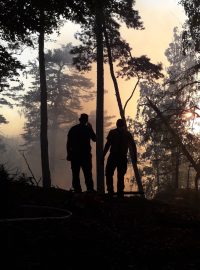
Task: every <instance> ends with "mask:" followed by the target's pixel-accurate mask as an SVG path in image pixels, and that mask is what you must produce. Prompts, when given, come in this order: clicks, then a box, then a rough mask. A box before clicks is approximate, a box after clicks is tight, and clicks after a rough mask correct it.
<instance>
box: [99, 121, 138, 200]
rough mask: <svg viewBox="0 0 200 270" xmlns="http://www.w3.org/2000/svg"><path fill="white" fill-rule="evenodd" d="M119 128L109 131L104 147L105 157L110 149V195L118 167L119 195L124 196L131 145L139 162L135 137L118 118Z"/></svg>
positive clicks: (107, 167)
mask: <svg viewBox="0 0 200 270" xmlns="http://www.w3.org/2000/svg"><path fill="white" fill-rule="evenodd" d="M116 126H117V128H116V129H113V130H111V131H110V132H109V134H108V136H107V142H106V144H105V147H104V157H105V155H106V153H107V152H108V150H109V149H110V155H109V156H108V160H107V164H106V185H107V191H108V194H109V195H110V196H112V195H113V193H114V188H113V175H114V171H115V169H116V168H117V195H118V197H123V194H124V193H123V191H124V175H125V174H126V171H127V153H128V147H129V146H131V147H132V148H133V150H134V154H135V162H137V150H136V145H135V142H134V140H133V137H132V135H131V133H130V132H129V131H127V130H126V128H125V123H124V121H123V120H122V119H118V120H117V123H116Z"/></svg>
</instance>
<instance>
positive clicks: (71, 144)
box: [67, 124, 96, 192]
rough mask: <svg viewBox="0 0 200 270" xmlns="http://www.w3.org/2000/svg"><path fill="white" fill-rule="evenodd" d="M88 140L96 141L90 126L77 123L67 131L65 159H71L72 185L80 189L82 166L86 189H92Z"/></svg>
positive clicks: (76, 189) (90, 156)
mask: <svg viewBox="0 0 200 270" xmlns="http://www.w3.org/2000/svg"><path fill="white" fill-rule="evenodd" d="M90 140H93V141H96V134H95V133H94V131H93V129H92V127H91V126H87V125H84V124H78V125H76V126H73V127H72V128H71V129H70V130H69V132H68V139H67V159H68V160H70V161H71V169H72V186H73V188H74V190H75V191H78V192H80V191H81V185H80V177H79V174H80V169H81V168H82V170H83V174H84V178H85V184H86V187H87V190H88V191H91V190H93V179H92V155H91V145H90Z"/></svg>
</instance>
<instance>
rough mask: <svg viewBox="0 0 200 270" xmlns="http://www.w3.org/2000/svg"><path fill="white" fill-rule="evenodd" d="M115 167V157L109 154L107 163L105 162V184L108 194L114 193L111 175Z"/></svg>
mask: <svg viewBox="0 0 200 270" xmlns="http://www.w3.org/2000/svg"><path fill="white" fill-rule="evenodd" d="M115 169H116V162H115V159H114V158H113V157H111V156H109V157H108V160H107V164H106V185H107V191H108V194H110V195H112V194H113V193H114V188H113V175H114V171H115Z"/></svg>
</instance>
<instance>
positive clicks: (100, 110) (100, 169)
mask: <svg viewBox="0 0 200 270" xmlns="http://www.w3.org/2000/svg"><path fill="white" fill-rule="evenodd" d="M102 13H103V12H102V7H101V3H100V1H97V4H96V42H97V101H96V102H97V103H96V104H97V105H96V135H97V142H96V173H97V191H98V192H100V193H104V192H105V190H104V162H103V146H104V141H103V134H104V121H103V117H104V67H103V62H104V61H103V29H102Z"/></svg>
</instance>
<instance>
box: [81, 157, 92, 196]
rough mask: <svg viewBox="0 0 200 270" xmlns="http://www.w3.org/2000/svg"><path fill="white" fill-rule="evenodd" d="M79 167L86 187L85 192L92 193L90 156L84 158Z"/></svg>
mask: <svg viewBox="0 0 200 270" xmlns="http://www.w3.org/2000/svg"><path fill="white" fill-rule="evenodd" d="M81 167H82V170H83V174H84V177H85V185H86V187H87V191H93V190H94V182H93V178H92V155H89V156H85V157H84V160H83V161H82V162H81Z"/></svg>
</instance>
